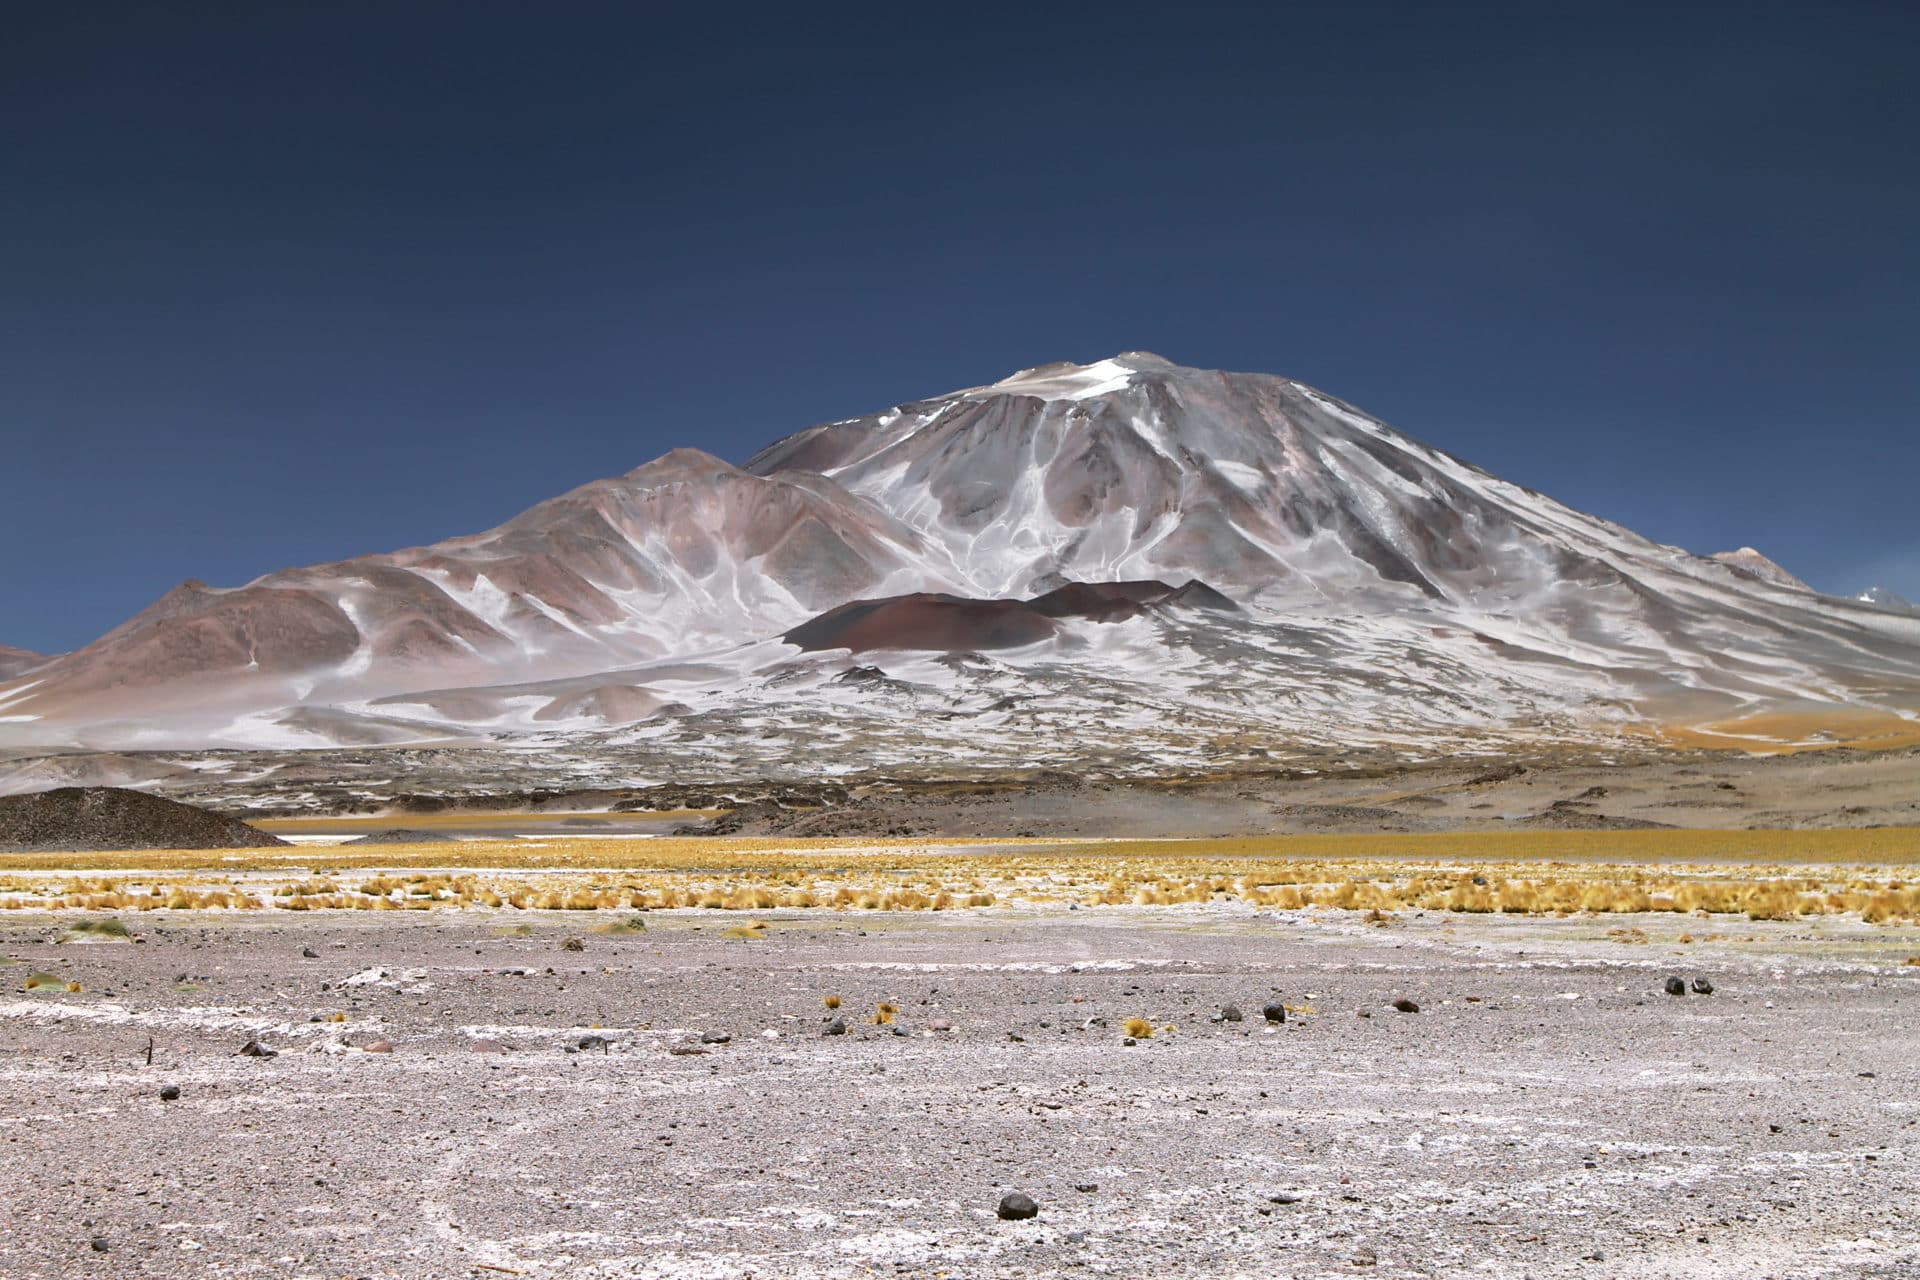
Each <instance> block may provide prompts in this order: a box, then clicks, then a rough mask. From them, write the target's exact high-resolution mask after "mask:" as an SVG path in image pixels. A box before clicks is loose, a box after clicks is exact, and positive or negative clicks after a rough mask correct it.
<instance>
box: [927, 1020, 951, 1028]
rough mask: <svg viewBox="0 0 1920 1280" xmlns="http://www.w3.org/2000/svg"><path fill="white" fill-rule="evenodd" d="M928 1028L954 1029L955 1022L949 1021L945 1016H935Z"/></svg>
mask: <svg viewBox="0 0 1920 1280" xmlns="http://www.w3.org/2000/svg"><path fill="white" fill-rule="evenodd" d="M927 1030H929V1031H951V1030H953V1024H952V1023H951V1022H948V1021H947V1020H946V1019H945V1018H935V1019H934V1020H933V1021H932V1022H929V1023H928V1024H927Z"/></svg>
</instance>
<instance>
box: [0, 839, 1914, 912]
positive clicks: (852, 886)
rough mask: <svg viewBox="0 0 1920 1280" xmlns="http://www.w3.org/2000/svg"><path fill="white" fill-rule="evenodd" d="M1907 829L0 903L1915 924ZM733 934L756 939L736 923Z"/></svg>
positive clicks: (739, 843)
mask: <svg viewBox="0 0 1920 1280" xmlns="http://www.w3.org/2000/svg"><path fill="white" fill-rule="evenodd" d="M1916 862H1920V829H1916V828H1881V829H1876V830H1866V831H1676V830H1653V831H1625V832H1590V831H1589V832H1556V831H1515V832H1499V833H1491V834H1453V833H1448V834H1440V835H1431V834H1429V835H1357V836H1356V835H1304V836H1275V837H1262V838H1247V839H1195V840H1060V841H1032V840H1026V841H967V842H964V843H955V842H929V841H923V840H889V841H860V842H852V841H829V840H791V839H788V840H773V839H716V838H697V839H659V840H644V841H629V842H613V843H610V842H607V841H604V840H591V839H585V840H569V839H556V840H552V841H541V842H538V843H534V842H519V841H467V842H462V843H460V844H456V845H434V846H429V847H426V848H422V847H421V846H413V845H408V846H384V847H383V846H360V847H356V848H353V849H341V848H337V847H335V848H315V847H312V846H308V847H304V848H299V849H286V850H280V849H275V850H242V851H234V852H231V853H229V852H225V851H216V852H213V853H209V852H207V851H194V852H183V851H175V852H165V851H159V852H154V851H143V852H137V853H124V854H20V855H6V856H0V910H48V909H79V910H94V911H150V910H204V909H209V908H213V909H220V908H225V909H235V910H250V909H251V910H260V909H278V910H287V911H314V910H362V911H396V910H431V909H436V908H440V909H462V908H466V909H474V908H479V909H493V910H509V911H510V910H546V911H551V910H567V911H624V912H636V911H649V910H667V909H682V908H694V909H710V910H727V911H768V910H778V909H806V908H820V909H830V910H853V911H875V910H885V911H922V910H925V911H944V910H953V909H963V908H975V907H990V906H1005V905H1032V906H1048V905H1056V906H1057V905H1064V904H1076V905H1079V906H1082V907H1094V908H1097V907H1101V906H1120V905H1130V906H1175V905H1180V904H1191V903H1212V902H1237V903H1243V904H1248V905H1253V906H1259V907H1266V908H1276V909H1282V910H1298V909H1303V908H1310V907H1311V908H1328V909H1335V910H1350V911H1358V912H1365V913H1369V915H1368V918H1369V919H1371V920H1374V921H1375V922H1381V921H1383V920H1385V919H1386V918H1387V916H1388V914H1389V913H1392V912H1397V911H1405V910H1433V911H1453V912H1468V913H1479V912H1503V913H1519V914H1536V915H1572V914H1579V913H1594V914H1610V913H1632V912H1649V911H1651V912H1679V913H1696V914H1697V913H1706V914H1738V915H1742V916H1746V917H1748V918H1751V919H1793V918H1797V917H1800V916H1809V915H1853V916H1858V917H1859V918H1861V919H1863V920H1865V921H1868V922H1870V923H1893V922H1912V921H1920V884H1916V882H1915V879H1914V878H1913V877H1912V876H1910V875H1909V874H1908V873H1907V872H1906V869H1907V868H1911V867H1912V866H1913V865H1914V864H1915V863H1916ZM741 936H742V937H743V938H751V937H753V936H756V931H755V930H754V929H752V928H748V929H745V930H742V931H741Z"/></svg>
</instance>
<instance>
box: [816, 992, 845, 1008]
mask: <svg viewBox="0 0 1920 1280" xmlns="http://www.w3.org/2000/svg"><path fill="white" fill-rule="evenodd" d="M820 1003H821V1004H823V1005H825V1006H827V1008H829V1009H838V1008H839V1007H840V997H839V996H837V995H835V996H822V997H820Z"/></svg>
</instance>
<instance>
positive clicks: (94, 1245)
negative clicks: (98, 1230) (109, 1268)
mask: <svg viewBox="0 0 1920 1280" xmlns="http://www.w3.org/2000/svg"><path fill="white" fill-rule="evenodd" d="M87 1245H88V1247H89V1248H91V1249H92V1250H93V1251H94V1252H95V1253H105V1252H106V1251H107V1250H108V1249H109V1248H111V1247H112V1246H110V1245H109V1244H108V1243H107V1238H106V1237H105V1236H95V1237H94V1238H93V1239H91V1240H89V1241H88V1242H87Z"/></svg>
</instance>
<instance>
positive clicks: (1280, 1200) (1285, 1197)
mask: <svg viewBox="0 0 1920 1280" xmlns="http://www.w3.org/2000/svg"><path fill="white" fill-rule="evenodd" d="M1267 1203H1269V1204H1299V1203H1300V1197H1299V1196H1296V1195H1293V1194H1291V1193H1289V1192H1285V1191H1282V1192H1281V1193H1280V1194H1279V1195H1274V1196H1268V1197H1267Z"/></svg>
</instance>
